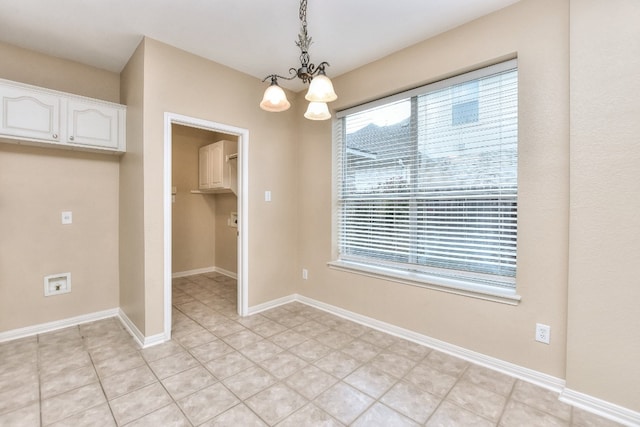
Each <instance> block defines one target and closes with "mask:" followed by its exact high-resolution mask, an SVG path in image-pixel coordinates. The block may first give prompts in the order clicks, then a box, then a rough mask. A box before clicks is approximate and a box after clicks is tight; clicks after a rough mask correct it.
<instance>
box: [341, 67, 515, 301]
mask: <svg viewBox="0 0 640 427" xmlns="http://www.w3.org/2000/svg"><path fill="white" fill-rule="evenodd" d="M516 67H517V65H516V62H515V60H513V61H510V62H508V63H503V64H498V65H497V66H493V67H488V68H485V69H482V70H477V71H475V72H472V73H469V74H466V75H461V76H457V77H455V78H453V79H449V80H445V81H440V82H437V83H435V84H432V85H427V86H424V87H421V88H418V89H414V90H412V91H410V92H407V93H404V94H398V95H394V96H392V97H390V98H387V99H383V100H378V101H376V102H374V103H371V104H367V105H363V106H359V107H356V108H353V109H350V110H347V111H345V112H341V113H339V114H338V119H337V120H336V121H335V125H334V139H335V142H336V148H337V159H336V160H337V168H336V170H337V172H338V177H337V185H338V192H337V194H338V200H337V202H338V230H339V231H338V251H339V258H340V260H341V261H348V262H356V263H361V264H365V265H371V266H376V267H384V268H392V269H399V270H403V271H410V272H418V273H425V274H427V275H430V276H440V277H445V278H450V279H461V280H467V281H468V280H471V281H473V282H476V283H480V284H482V285H485V286H486V285H488V286H497V287H501V288H503V289H504V288H510V289H513V288H515V273H516V237H517V194H518V191H517V190H518V183H517V177H518V173H517V163H518V161H517V160H518V77H517V68H516Z"/></svg>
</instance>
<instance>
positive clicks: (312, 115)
mask: <svg viewBox="0 0 640 427" xmlns="http://www.w3.org/2000/svg"><path fill="white" fill-rule="evenodd" d="M314 80H315V79H314ZM304 116H305V117H306V118H307V119H309V120H327V119H330V118H331V113H329V107H327V104H326V103H325V102H310V103H309V107H307V111H306V113H304Z"/></svg>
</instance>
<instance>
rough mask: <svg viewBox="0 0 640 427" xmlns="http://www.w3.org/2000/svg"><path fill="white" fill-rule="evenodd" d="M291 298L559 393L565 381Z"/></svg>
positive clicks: (330, 306) (411, 332) (319, 303)
mask: <svg viewBox="0 0 640 427" xmlns="http://www.w3.org/2000/svg"><path fill="white" fill-rule="evenodd" d="M295 300H296V301H299V302H301V303H303V304H307V305H309V306H312V307H315V308H318V309H320V310H324V311H326V312H329V313H331V314H335V315H336V316H340V317H342V318H345V319H348V320H351V321H354V322H356V323H360V324H361V325H365V326H368V327H370V328H373V329H377V330H379V331H382V332H386V333H388V334H391V335H395V336H397V337H400V338H404V339H406V340H409V341H413V342H415V343H417V344H421V345H424V346H427V347H429V348H433V349H435V350H438V351H442V352H444V353H447V354H450V355H452V356H455V357H458V358H460V359H464V360H468V361H469V362H472V363H475V364H477V365H482V366H484V367H487V368H490V369H493V370H495V371H498V372H502V373H504V374H507V375H510V376H512V377H516V378H519V379H522V380H524V381H527V382H530V383H533V384H536V385H539V386H540V387H544V388H546V389H549V390H553V391H556V392H560V391H561V390H562V389H563V387H564V384H565V381H564V380H562V379H560V378H556V377H553V376H551V375H547V374H544V373H542V372H538V371H534V370H533V369H528V368H524V367H522V366H519V365H515V364H513V363H509V362H505V361H503V360H500V359H497V358H495V357H491V356H487V355H484V354H482V353H478V352H475V351H471V350H468V349H466V348H463V347H459V346H456V345H453V344H449V343H447V342H444V341H440V340H437V339H435V338H431V337H429V336H427V335H423V334H419V333H417V332H414V331H411V330H409V329H405V328H401V327H399V326H396V325H392V324H390V323H386V322H382V321H380V320H376V319H373V318H371V317H367V316H363V315H361V314H358V313H354V312H352V311H349V310H345V309H343V308H340V307H336V306H333V305H330V304H326V303H324V302H320V301H317V300H314V299H312V298H308V297H305V296H303V295H295Z"/></svg>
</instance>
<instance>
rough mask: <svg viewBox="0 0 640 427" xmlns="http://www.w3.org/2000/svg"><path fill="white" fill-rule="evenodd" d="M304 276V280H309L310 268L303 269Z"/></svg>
mask: <svg viewBox="0 0 640 427" xmlns="http://www.w3.org/2000/svg"><path fill="white" fill-rule="evenodd" d="M302 278H303V279H304V280H307V279H308V278H309V270H307V269H306V268H303V269H302Z"/></svg>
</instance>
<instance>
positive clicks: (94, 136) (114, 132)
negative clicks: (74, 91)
mask: <svg viewBox="0 0 640 427" xmlns="http://www.w3.org/2000/svg"><path fill="white" fill-rule="evenodd" d="M121 116H123V117H121ZM123 119H124V111H123V110H122V109H118V108H113V107H111V106H106V105H99V104H96V103H93V102H87V101H80V100H75V99H71V100H69V101H68V102H67V123H68V126H67V132H68V135H67V142H69V143H70V144H77V145H89V146H92V147H103V148H110V149H113V150H117V149H118V147H119V145H120V144H119V143H120V140H121V139H122V138H124V135H120V134H119V132H120V129H121V128H120V126H119V123H120V121H122V120H123Z"/></svg>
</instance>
